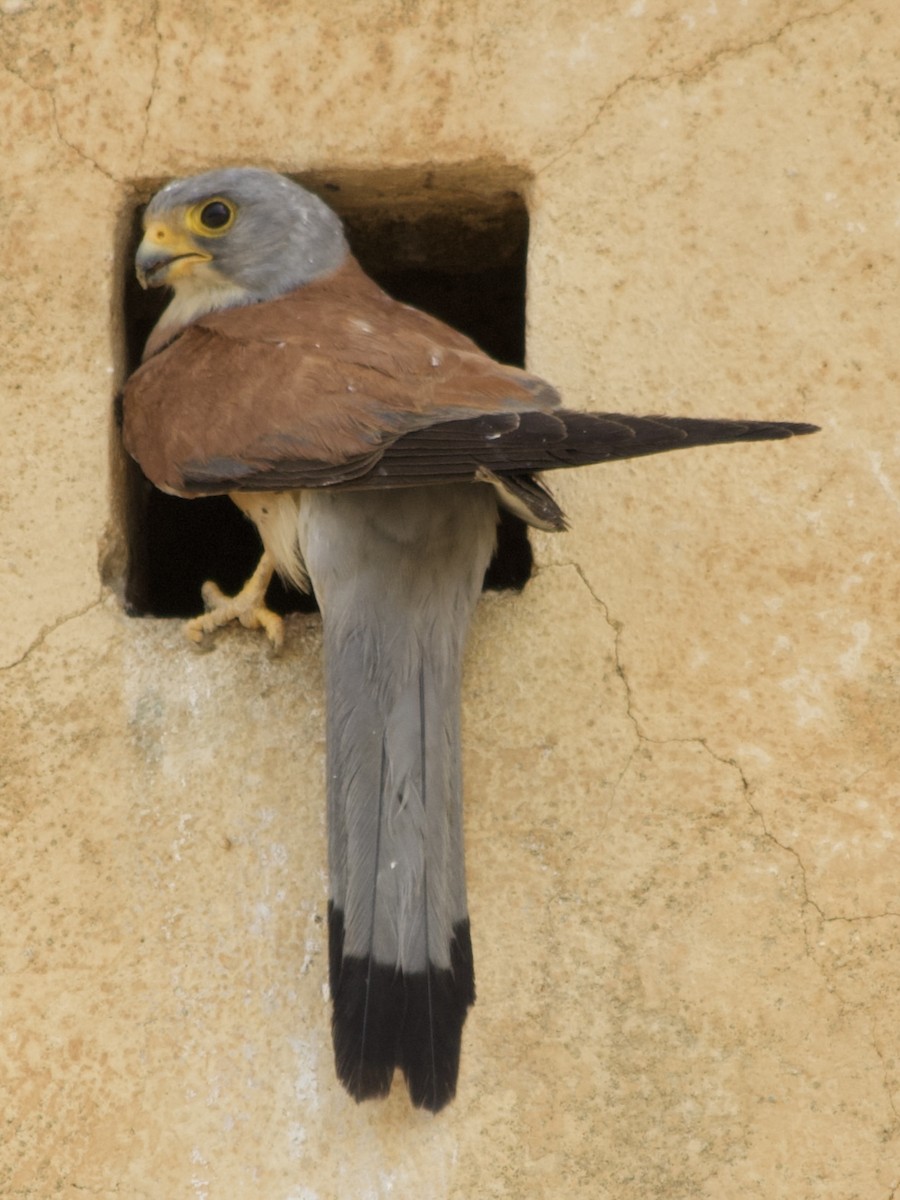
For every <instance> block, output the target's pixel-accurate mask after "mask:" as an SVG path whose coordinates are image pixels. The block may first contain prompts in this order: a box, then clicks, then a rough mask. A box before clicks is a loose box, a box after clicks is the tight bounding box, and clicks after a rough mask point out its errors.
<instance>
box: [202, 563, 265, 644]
mask: <svg viewBox="0 0 900 1200" xmlns="http://www.w3.org/2000/svg"><path fill="white" fill-rule="evenodd" d="M274 569H275V568H274V565H273V563H272V560H271V559H270V558H269V556H268V554H265V553H264V554H263V556H262V558H261V559H260V560H259V565H258V566H257V568H256V570H255V571H254V572H253V574H252V575H251V576H250V578H249V579H248V580H247V582H246V583H245V584H244V586H243V587H242V588H241V590H240V591H239V592H238V593H237V595H236V596H226V595H225V593H224V592H223V591H222V590H221V588H219V586H218V585H217V584H215V583H213V582H212V581H211V580H207V582H206V583H204V585H203V587H202V588H201V589H200V594H201V595H202V597H203V603H204V604H205V605H206V610H207V611H206V612H205V613H203V614H201V616H199V617H194V618H193V619H192V620H190V621H188V622H187V623H186V624H185V627H184V633H185V636H186V637H187V638H188V640H189V641H191V642H194V643H195V645H198V646H199V645H200V644H201V643H202V641H203V637H204V634H207V633H212V632H213V631H214V630H216V629H220V628H221V627H222V626H223V625H227V624H228V623H229V622H230V621H240V623H241V624H242V625H243V626H244V628H245V629H263V630H264V631H265V634H266V637H267V638H268V639H269V641H270V642H271V644H272V649H273V652H274V653H276V654H277V653H278V651H279V650H280V649H281V647H282V645H283V644H284V622H283V621H282V619H281V617H279V616H278V614H277V613H274V612H272V610H271V609H270V608H266V590H267V588H268V586H269V583H270V582H271V579H272V575H273V573H274Z"/></svg>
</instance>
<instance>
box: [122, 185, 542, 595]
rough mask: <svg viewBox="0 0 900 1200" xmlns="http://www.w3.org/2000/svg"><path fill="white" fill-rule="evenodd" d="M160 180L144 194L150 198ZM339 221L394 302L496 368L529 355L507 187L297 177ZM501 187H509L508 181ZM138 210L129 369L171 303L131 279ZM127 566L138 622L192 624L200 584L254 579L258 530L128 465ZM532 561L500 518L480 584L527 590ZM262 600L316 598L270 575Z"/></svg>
mask: <svg viewBox="0 0 900 1200" xmlns="http://www.w3.org/2000/svg"><path fill="white" fill-rule="evenodd" d="M164 182H165V180H159V181H158V183H157V182H154V181H148V182H147V184H146V186H142V188H141V192H142V194H145V195H147V196H149V195H151V194H152V193H153V192H154V191H155V190H156V187H157V186H161V185H162V183H164ZM298 182H300V183H302V184H303V186H304V187H308V188H309V189H310V190H311V191H315V192H317V193H318V194H319V195H320V196H322V198H323V199H324V200H326V201H327V203H328V204H329V205H330V206H331V207H332V208H334V209H335V210H336V211H337V212H338V213H339V214H340V215H341V217H342V218H343V220H344V223H345V227H346V231H347V237H348V240H349V243H350V246H351V248H352V250H353V253H354V254H355V255H356V257H357V259H358V260H359V261H360V263H361V264H362V266H363V268H364V269H365V270H366V271H367V272H368V273H369V275H371V276H372V278H373V279H375V281H376V282H377V283H378V284H380V286H381V287H383V288H384V289H385V291H387V292H388V293H389V294H390V295H392V296H394V297H396V299H398V300H402V301H403V302H404V303H407V304H412V305H415V306H416V307H417V308H421V309H423V310H425V311H426V312H429V313H431V314H432V315H433V316H436V317H439V318H440V319H441V320H444V321H446V322H447V323H448V324H450V325H452V326H454V327H455V328H456V329H459V330H461V331H462V332H463V333H465V334H467V335H468V336H469V337H471V338H473V339H474V341H475V342H477V343H478V345H479V346H481V347H482V349H483V350H485V351H487V353H488V354H491V355H492V356H493V357H495V358H497V359H499V360H501V361H502V362H507V363H512V364H514V365H516V366H522V365H523V364H524V358H525V278H526V256H527V249H528V213H527V209H526V207H525V203H524V200H523V198H522V195H521V192H520V191H519V190H518V189H517V188H516V187H515V186H508V185H505V186H500V187H498V186H496V185H495V186H494V187H493V188H492V187H490V186H486V185H485V183H484V180H483V179H481V178H480V177H479V179H478V180H477V182H476V181H473V180H472V179H467V178H463V177H459V176H457V177H455V178H451V177H448V178H447V179H446V180H440V179H436V178H435V177H434V176H423V177H421V178H415V177H410V176H408V175H407V176H403V175H398V176H397V177H396V179H392V177H391V175H390V174H380V175H379V176H377V177H373V178H372V179H371V180H369V181H367V180H366V178H365V177H359V176H354V177H353V178H352V179H349V180H348V179H341V178H324V177H316V178H309V177H302V178H299V179H298ZM508 182H509V181H507V184H508ZM142 212H143V206H140V207H139V208H137V209H136V210H135V212H134V214H133V227H132V234H131V239H130V244H129V247H128V254H127V256H126V261H125V263H124V264H123V270H124V271H125V281H124V305H125V323H124V324H125V337H126V359H127V365H128V370H129V372H130V371H133V370H134V369H135V368H136V367H137V366H138V364H139V363H140V358H141V353H142V350H143V346H144V343H145V342H146V339H147V336H148V334H149V333H150V330H151V329H152V328H153V326H154V324H155V323H156V321H157V319H158V317H159V315H160V313H161V312H162V309H163V308H164V307H165V305H166V303H167V302H168V295H166V294H160V292H159V291H149V292H144V291H142V290H141V289H140V287H139V286H138V284H137V281H136V279H135V277H134V270H133V265H132V264H133V259H134V252H135V250H136V249H137V245H138V243H139V241H140V237H141V215H142ZM125 478H126V491H127V496H126V505H125V510H126V513H127V530H126V536H127V544H128V567H127V572H126V581H125V600H126V605H127V607H128V611H129V612H130V613H132V614H133V615H136V616H157V617H190V616H194V615H196V613H197V612H198V611H199V610H200V609H201V607H202V602H201V599H200V587H201V584H202V583H203V582H204V580H206V579H214V580H215V581H216V583H218V584H219V586H220V587H221V588H222V590H223V591H225V592H227V593H232V592H235V591H237V590H238V589H239V588H240V587H241V585H242V584H243V582H244V581H245V580H246V579H247V577H248V576H249V575H250V574H251V572H252V571H253V568H254V567H255V565H256V562H257V561H258V558H259V554H260V550H261V546H260V542H259V537H258V535H257V532H256V529H255V527H254V526H253V525H252V524H251V523H250V522H249V521H248V520H247V519H246V518H245V517H244V516H243V515H242V513H241V512H240V511H239V510H238V509H237V508H236V507H235V505H233V504H232V502H231V501H230V500H229V499H228V497H227V496H216V497H210V498H205V499H198V500H180V499H178V498H177V497H173V496H168V495H165V494H164V493H162V492H160V491H158V490H157V489H156V488H154V487H153V486H152V485H151V484H150V483H148V482H147V480H146V479H145V478H144V476H143V475H142V474H141V472H140V470H139V468H138V467H137V465H136V464H135V463H134V462H132V461H131V459H128V460H127V464H126V468H125ZM531 567H532V553H531V546H530V544H529V541H528V535H527V532H526V527H525V525H524V524H523V523H522V522H521V521H520V520H519V519H518V518H516V517H513V516H511V515H510V514H508V513H505V512H504V513H503V515H502V519H501V524H500V527H499V531H498V544H497V551H496V554H495V555H494V559H493V561H492V562H491V565H490V567H489V569H488V572H487V575H486V576H485V587H486V588H491V589H510V588H511V589H515V590H519V589H521V588H522V587H524V585H525V583H526V582H527V581H528V578H529V576H530V574H531ZM268 600H269V604H270V607H272V608H273V609H274V610H275V611H276V612H281V613H287V612H293V611H298V610H301V611H311V610H313V609H315V602H314V599H313V598H311V597H308V596H303V595H301V594H299V593H298V592H296V591H293V590H292V589H286V588H285V587H283V586H282V584H281V583H280V582H279V581H278V580H277V579H276V580H274V581H273V583H272V585H271V587H270V589H269V595H268Z"/></svg>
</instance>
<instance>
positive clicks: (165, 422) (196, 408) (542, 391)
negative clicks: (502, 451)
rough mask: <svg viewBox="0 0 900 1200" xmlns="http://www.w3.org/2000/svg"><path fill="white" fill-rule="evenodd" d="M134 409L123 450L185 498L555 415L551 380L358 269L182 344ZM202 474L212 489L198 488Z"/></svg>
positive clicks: (230, 317)
mask: <svg viewBox="0 0 900 1200" xmlns="http://www.w3.org/2000/svg"><path fill="white" fill-rule="evenodd" d="M151 348H152V347H151ZM125 400H126V403H125V445H126V447H127V449H128V450H129V452H130V453H131V454H132V455H134V457H135V458H136V459H137V460H138V462H139V463H140V465H141V467H142V469H143V471H144V473H145V474H146V475H147V476H148V478H150V479H151V480H152V481H153V482H154V483H155V484H156V485H157V486H158V487H162V488H164V489H165V490H167V491H172V492H175V493H180V494H185V495H198V494H201V493H207V494H209V493H213V492H227V491H231V490H233V489H234V487H235V486H240V485H241V483H242V482H243V484H244V486H247V482H246V481H247V479H248V478H251V477H252V478H254V479H256V483H257V486H260V487H264V486H265V481H264V480H260V479H259V478H257V477H258V475H259V474H260V473H263V474H264V473H265V472H266V471H267V470H271V469H272V468H273V467H276V466H279V465H281V464H285V463H291V464H297V465H298V466H299V465H300V464H307V463H308V464H311V465H313V464H330V465H332V466H340V465H341V464H355V466H354V469H353V471H351V472H350V474H351V475H356V474H358V473H359V470H360V469H364V468H365V466H366V465H367V464H370V463H371V462H372V461H374V460H377V459H378V458H379V457H380V450H381V449H383V448H384V447H385V446H386V445H389V444H391V443H392V442H394V441H395V440H396V439H397V438H399V437H401V436H402V435H403V434H404V433H409V432H411V431H414V430H417V429H422V428H425V427H427V426H430V425H432V424H434V423H436V422H445V421H453V420H459V419H460V418H470V417H478V416H481V415H483V414H490V413H516V412H525V411H550V410H552V409H554V408H555V407H557V406H558V404H559V397H558V396H557V394H556V392H555V391H554V390H553V388H552V387H550V385H549V384H547V383H545V382H544V381H543V380H541V379H538V378H537V377H536V376H532V375H528V374H527V373H526V372H525V371H521V370H518V369H517V368H516V367H509V366H503V365H502V364H500V363H497V362H495V361H494V360H493V359H492V358H490V357H489V356H488V355H486V354H484V353H483V352H482V351H481V350H479V348H478V347H477V346H476V345H475V343H474V342H472V341H470V340H469V338H467V337H464V336H463V335H462V334H460V333H457V332H456V331H455V330H453V329H451V328H450V327H449V326H447V325H444V324H443V323H442V322H441V321H438V320H436V319H435V318H433V317H430V316H427V315H426V314H425V313H422V312H419V311H418V310H416V309H413V308H409V307H408V306H407V305H405V304H400V303H399V302H398V301H396V300H393V299H391V298H390V297H389V296H388V295H386V294H385V293H384V292H383V291H382V290H381V289H380V288H379V287H378V286H377V284H375V283H373V282H372V280H371V279H369V278H368V276H366V275H365V274H364V272H363V271H362V269H361V268H360V267H359V265H358V264H357V263H356V261H355V260H354V259H352V258H348V259H347V261H346V262H345V263H344V264H343V265H342V266H341V268H340V269H339V270H337V271H335V272H334V273H333V274H331V275H329V276H327V277H325V278H322V279H318V280H315V281H314V282H312V283H309V284H307V285H306V286H304V287H302V288H298V289H297V290H296V291H293V292H289V293H288V294H287V295H285V296H282V297H279V298H278V299H276V300H269V301H266V302H264V303H260V304H251V305H247V306H242V307H236V308H229V309H224V310H222V311H219V312H213V313H209V314H208V315H206V316H204V317H201V318H200V319H199V320H197V321H195V322H193V323H192V324H190V325H188V326H187V327H186V328H184V329H182V330H180V331H178V332H176V333H175V334H174V336H173V337H172V338H171V340H170V341H168V343H166V344H164V345H163V346H162V347H161V348H160V349H156V350H155V352H154V353H152V354H151V356H150V357H149V358H148V359H147V361H146V362H145V363H144V364H143V366H141V367H140V368H139V370H138V371H136V372H135V374H134V375H133V376H132V377H131V379H130V380H129V381H128V384H127V387H126V396H125ZM210 464H213V470H211V471H210V470H209V467H210ZM198 466H200V467H202V468H203V469H204V470H205V471H206V478H207V480H208V486H202V487H200V486H197V485H196V479H195V482H194V484H193V485H192V484H191V483H190V482H189V480H190V479H191V478H192V472H193V471H196V469H197V467H198ZM302 474H303V472H302V471H300V472H298V475H302ZM342 475H343V473H342V472H340V471H338V472H331V473H330V475H329V478H328V480H327V482H337V481H339V480H340V478H341V477H342ZM344 477H346V476H344ZM301 482H306V480H301V479H300V478H299V477H298V479H297V484H296V485H300V483H301Z"/></svg>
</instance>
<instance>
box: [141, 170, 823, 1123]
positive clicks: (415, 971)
mask: <svg viewBox="0 0 900 1200" xmlns="http://www.w3.org/2000/svg"><path fill="white" fill-rule="evenodd" d="M135 268H136V272H137V276H138V280H139V282H140V283H141V285H142V286H144V287H145V288H161V287H166V288H169V289H171V292H172V298H171V300H170V302H169V304H168V307H167V308H166V309H165V311H164V312H163V314H162V316H161V317H160V319H159V321H158V323H157V324H156V326H155V327H154V329H153V331H152V333H151V334H150V336H149V338H148V340H147V345H146V349H145V351H144V356H143V360H142V363H141V365H140V366H139V367H138V368H137V370H136V371H135V372H134V373H133V374H132V375H131V376H130V378H129V379H128V380H127V381H126V385H125V389H124V399H123V437H124V444H125V447H126V449H127V451H128V452H129V453H130V454H131V455H132V456H133V458H134V459H135V460H136V461H137V463H138V464H139V466H140V468H141V469H142V471H143V473H144V474H145V475H146V477H147V478H148V479H149V480H150V481H151V483H153V484H154V485H155V486H156V487H158V488H160V489H162V490H163V491H164V492H167V493H170V494H173V495H175V496H180V497H185V498H195V497H204V496H211V495H228V496H230V497H231V499H232V500H233V501H234V503H235V504H236V505H237V506H238V507H239V508H240V509H241V510H242V511H243V512H244V513H245V514H246V515H247V516H248V517H249V518H250V519H251V520H252V521H253V523H254V524H255V525H256V528H257V530H258V532H259V536H260V540H261V543H262V553H261V557H260V560H259V565H258V566H257V568H256V569H255V571H254V572H253V574H252V575H251V576H250V578H249V579H248V580H247V582H246V583H245V585H244V586H243V588H241V590H240V591H239V592H238V593H237V595H235V596H226V595H224V594H223V593H222V592H221V591H220V589H219V588H218V587H217V586H216V585H215V584H214V583H213V582H207V583H206V584H204V585H203V588H202V596H203V601H204V609H205V610H204V612H203V613H202V614H201V615H199V616H198V617H196V618H194V619H192V620H190V621H189V622H188V623H187V625H186V627H185V631H186V633H187V636H188V637H189V638H190V639H191V640H192V641H194V642H201V641H203V640H204V639H206V638H208V637H209V636H210V635H212V634H213V632H214V631H215V630H216V629H219V628H220V627H222V626H224V625H226V624H227V623H229V622H230V621H234V620H237V621H239V622H240V623H241V624H243V625H244V626H246V627H247V628H251V629H262V630H263V631H264V632H265V634H266V636H267V637H268V639H269V640H270V642H271V643H272V646H273V648H274V649H275V650H277V649H279V648H280V647H281V645H282V643H283V639H284V628H283V622H282V620H281V618H280V617H279V616H277V615H276V614H275V613H274V612H272V611H270V610H269V609H268V608H267V606H266V590H267V588H268V585H269V583H270V581H271V580H272V577H273V575H274V574H275V573H276V572H277V573H278V574H279V575H280V576H281V577H282V578H283V579H284V580H286V581H287V582H289V583H290V584H292V585H293V586H295V587H297V588H299V589H301V590H303V591H310V590H311V591H312V592H313V593H314V595H315V598H316V600H317V603H318V606H319V608H320V611H321V615H322V622H323V653H324V661H325V690H326V775H327V812H328V820H327V827H328V834H327V845H328V850H327V853H328V867H329V897H328V962H329V966H328V975H329V986H330V992H331V1001H332V1040H333V1047H334V1059H335V1069H336V1074H337V1077H338V1079H339V1080H340V1082H341V1083H342V1084H343V1086H344V1087H345V1088H346V1090H347V1091H348V1092H349V1093H350V1095H351V1096H352V1097H353V1098H354V1099H355V1100H357V1101H361V1100H366V1099H371V1098H375V1097H383V1096H385V1095H387V1093H388V1092H389V1091H390V1089H391V1086H392V1082H393V1079H394V1075H395V1072H396V1071H397V1070H399V1071H400V1072H401V1073H402V1075H403V1076H404V1077H405V1081H406V1085H407V1088H408V1092H409V1096H410V1099H411V1102H412V1103H413V1104H414V1105H415V1106H417V1107H420V1108H424V1109H426V1110H429V1111H431V1112H438V1111H440V1110H441V1109H442V1108H444V1106H445V1105H446V1104H448V1103H449V1102H450V1101H451V1100H452V1099H453V1097H454V1095H455V1093H456V1089H457V1080H458V1074H459V1065H460V1055H461V1045H462V1030H463V1024H464V1022H465V1020H466V1015H467V1013H468V1010H469V1008H470V1007H471V1005H472V1004H473V1002H474V1000H475V976H474V963H473V953H472V938H471V930H470V925H469V917H468V908H467V901H466V878H465V867H464V847H463V825H462V819H463V818H462V779H461V749H460V707H461V698H460V697H461V674H462V656H463V650H464V646H465V641H466V634H467V630H468V627H469V623H470V620H471V618H472V614H473V610H474V608H475V605H476V601H477V599H478V596H479V594H480V592H481V588H482V583H483V579H484V575H485V571H486V569H487V567H488V564H489V562H490V560H491V556H492V553H493V550H494V545H495V538H496V528H497V522H498V514H499V512H500V510H501V509H507V510H509V511H511V512H512V513H514V514H515V515H516V516H518V517H520V518H521V519H522V520H524V521H525V522H527V523H528V524H529V525H531V526H532V527H535V528H537V529H542V530H547V531H559V530H563V529H564V528H566V519H565V516H564V514H563V512H562V510H561V509H560V507H559V505H558V504H557V502H556V501H555V500H554V498H553V496H552V495H551V493H550V491H549V490H548V488H547V486H546V485H545V484H544V483H543V482H542V480H541V479H540V478H539V473H540V472H544V471H548V470H554V469H557V468H562V467H577V466H582V465H587V464H592V463H600V462H608V461H614V460H618V459H624V458H631V457H637V456H640V455H648V454H655V453H659V452H663V451H668V450H673V449H678V448H683V447H690V446H697V445H706V444H714V443H721V442H745V441H758V440H767V439H779V438H787V437H791V436H795V435H800V434H807V433H812V432H814V431H815V430H816V426H814V425H809V424H802V423H792V422H778V421H765V420H746V421H737V420H716V419H704V418H697V417H670V416H643V417H642V416H631V415H628V414H622V413H594V412H579V411H576V410H573V409H568V408H566V407H565V406H564V405H563V403H562V400H561V398H560V395H559V393H558V392H557V390H556V389H555V388H554V387H553V386H552V385H551V384H549V383H548V382H546V381H545V380H543V379H542V378H540V377H538V376H537V375H534V374H532V373H529V372H527V371H525V370H523V369H521V368H518V367H514V366H508V365H505V364H502V363H499V362H497V361H495V360H494V359H493V358H491V357H490V356H489V355H487V354H486V353H485V352H483V351H482V350H481V349H479V347H478V346H477V345H476V344H475V343H474V342H473V341H471V340H470V339H469V338H468V337H465V336H464V335H463V334H461V333H459V332H457V331H456V330H454V329H452V328H451V327H449V326H448V325H446V324H444V323H443V322H441V321H440V320H438V319H436V318H434V317H432V316H430V315H428V314H426V313H424V312H422V311H419V310H418V309H415V308H412V307H410V306H408V305H406V304H403V303H400V302H399V301H397V300H395V299H393V298H391V297H390V296H389V295H387V294H386V293H385V292H384V291H382V290H381V288H380V287H379V286H378V285H377V284H376V283H375V282H374V281H373V280H372V279H370V278H369V277H368V276H367V275H366V274H365V273H364V271H363V270H362V268H361V267H360V266H359V264H358V263H357V261H356V259H355V258H354V257H353V255H352V253H351V251H350V248H349V245H348V242H347V238H346V236H345V232H344V229H343V225H342V222H341V220H340V218H339V217H338V215H337V214H336V213H335V212H334V211H333V210H332V209H331V208H330V207H329V206H328V205H327V204H326V203H325V202H324V201H323V200H322V199H320V198H319V197H318V196H316V195H315V194H313V193H312V192H311V191H309V190H307V189H306V188H304V187H301V186H300V185H299V184H297V183H296V182H294V181H293V180H291V179H289V178H288V177H287V176H284V175H280V174H277V173H276V172H274V171H270V170H267V169H263V168H258V167H225V168H221V169H214V170H211V171H205V172H203V173H201V174H198V175H193V176H190V177H187V178H183V179H177V180H173V181H172V182H170V183H168V184H167V185H166V186H165V187H163V188H162V189H161V190H160V191H158V192H157V193H156V194H155V195H154V196H153V197H152V199H151V200H150V202H149V204H148V205H147V207H146V209H145V212H144V215H143V236H142V240H141V242H140V245H139V247H138V250H137V253H136V257H135Z"/></svg>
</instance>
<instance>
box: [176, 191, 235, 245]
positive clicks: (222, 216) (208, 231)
mask: <svg viewBox="0 0 900 1200" xmlns="http://www.w3.org/2000/svg"><path fill="white" fill-rule="evenodd" d="M235 216H236V209H235V207H234V205H233V204H232V203H231V201H230V200H226V199H225V198H224V197H223V196H212V197H211V198H210V199H209V200H201V201H200V203H199V204H195V205H194V206H193V208H189V209H188V212H187V217H186V221H187V226H188V228H189V229H190V231H191V233H196V234H199V235H200V236H201V237H221V236H222V234H223V233H227V232H228V230H229V229H230V228H231V226H232V225H233V224H234V218H235Z"/></svg>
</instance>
